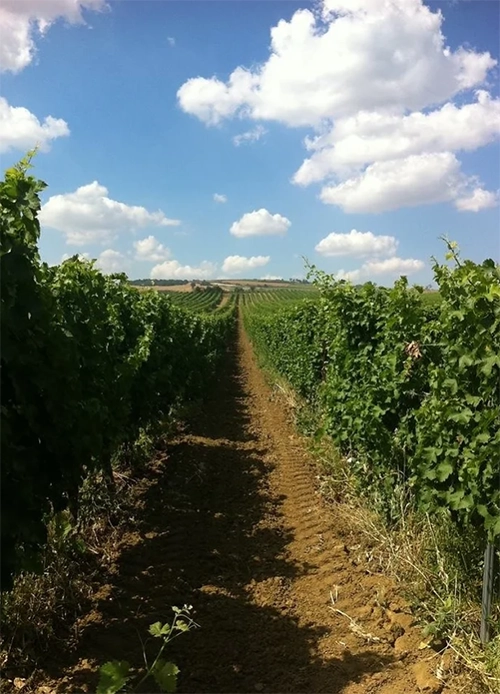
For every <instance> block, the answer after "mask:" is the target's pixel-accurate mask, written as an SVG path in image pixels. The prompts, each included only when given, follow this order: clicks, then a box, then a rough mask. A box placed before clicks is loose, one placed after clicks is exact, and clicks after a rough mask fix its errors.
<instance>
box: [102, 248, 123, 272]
mask: <svg viewBox="0 0 500 694" xmlns="http://www.w3.org/2000/svg"><path fill="white" fill-rule="evenodd" d="M96 267H97V268H99V270H102V272H104V273H105V274H106V275H110V274H112V273H114V272H125V271H126V270H127V269H128V267H129V261H128V260H127V258H126V257H125V256H124V255H123V253H120V252H119V251H114V250H113V249H112V248H107V249H106V250H105V251H103V252H102V253H101V254H100V255H99V256H98V257H97V260H96Z"/></svg>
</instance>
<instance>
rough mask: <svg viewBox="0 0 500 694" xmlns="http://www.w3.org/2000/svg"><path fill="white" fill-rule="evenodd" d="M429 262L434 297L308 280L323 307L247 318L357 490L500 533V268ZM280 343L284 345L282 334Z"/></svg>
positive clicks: (392, 506) (384, 502) (262, 309)
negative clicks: (315, 415)
mask: <svg viewBox="0 0 500 694" xmlns="http://www.w3.org/2000/svg"><path fill="white" fill-rule="evenodd" d="M449 260H451V261H453V262H454V264H455V267H454V268H450V267H449V266H441V265H439V264H437V263H436V264H435V266H434V273H435V276H436V280H437V281H438V283H439V288H440V298H441V300H440V301H439V302H436V301H433V302H432V304H431V305H429V302H428V301H426V300H424V299H423V296H425V295H423V293H422V290H421V289H418V288H411V287H409V286H408V283H407V281H406V280H405V279H404V278H402V279H401V280H399V281H398V282H396V284H395V285H394V287H393V288H392V289H384V288H381V287H376V286H375V285H372V284H369V283H367V284H365V285H363V286H362V287H360V288H355V287H352V286H351V285H349V284H347V283H345V282H342V281H341V282H335V281H334V280H333V278H331V277H329V276H327V275H325V274H323V273H320V272H317V273H315V276H316V281H317V286H318V287H319V290H320V298H319V300H316V299H313V300H304V301H302V302H301V303H299V304H294V305H292V306H291V307H290V308H283V309H279V310H277V311H269V309H268V304H267V303H265V302H259V303H257V304H256V305H255V307H253V306H252V305H249V306H248V309H247V310H246V311H245V319H246V325H247V327H248V330H249V333H250V335H251V337H252V339H253V341H254V343H255V345H256V346H257V349H258V351H260V352H262V353H263V354H264V355H265V356H266V358H267V360H268V362H269V363H270V364H271V365H272V366H273V367H275V368H276V370H277V371H278V372H279V373H280V374H281V375H283V376H284V377H285V378H286V379H287V380H288V381H289V382H290V383H291V385H292V386H293V387H294V388H295V389H296V390H297V392H298V393H299V394H300V395H301V396H303V397H304V398H305V399H306V401H307V402H308V403H309V404H310V405H311V406H313V407H314V408H316V409H317V410H318V411H319V412H320V414H321V427H322V431H323V432H324V433H326V434H328V435H329V436H331V437H332V438H333V440H334V441H335V442H336V444H337V445H338V446H339V448H340V450H341V451H342V452H343V453H344V455H345V456H346V457H347V458H348V459H349V461H350V463H349V464H350V466H351V470H352V472H353V473H354V474H355V476H357V478H358V480H359V491H360V492H361V493H369V495H370V496H371V497H372V499H375V500H376V501H377V503H378V505H379V507H380V508H381V509H383V510H384V511H385V512H386V513H387V515H388V517H389V518H391V519H393V520H397V519H398V513H399V512H400V510H401V508H403V506H402V504H401V498H402V497H404V496H405V495H408V493H410V494H411V498H412V500H414V501H415V503H416V505H417V506H418V507H419V508H420V509H421V510H422V511H424V512H426V513H436V512H438V511H444V512H446V513H447V514H449V515H450V517H451V518H452V519H453V521H454V522H456V523H457V524H458V525H459V526H462V527H466V526H472V527H474V528H477V529H478V530H480V531H482V532H484V536H485V537H486V536H488V537H489V538H490V539H491V540H494V538H496V537H497V536H498V535H500V466H499V460H498V450H500V398H499V389H498V384H499V382H500V269H499V267H498V266H496V265H495V264H494V263H493V261H485V262H484V263H483V264H482V265H476V264H474V263H472V262H470V261H465V262H463V261H461V259H460V258H459V257H458V255H457V254H456V252H455V250H454V248H453V244H451V245H450V253H449ZM284 335H286V337H287V339H286V340H284V339H283V336H284Z"/></svg>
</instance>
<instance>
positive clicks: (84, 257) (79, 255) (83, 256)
mask: <svg viewBox="0 0 500 694" xmlns="http://www.w3.org/2000/svg"><path fill="white" fill-rule="evenodd" d="M75 255H76V257H77V258H78V259H79V260H90V253H87V252H86V251H85V253H63V254H62V256H61V263H64V261H65V260H69V259H70V258H72V257H73V256H75Z"/></svg>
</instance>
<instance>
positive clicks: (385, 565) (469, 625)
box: [270, 374, 500, 694]
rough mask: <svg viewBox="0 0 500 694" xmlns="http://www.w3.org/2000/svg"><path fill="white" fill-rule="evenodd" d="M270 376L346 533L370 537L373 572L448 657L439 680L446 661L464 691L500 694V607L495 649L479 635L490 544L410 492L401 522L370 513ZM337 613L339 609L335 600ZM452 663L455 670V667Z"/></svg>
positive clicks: (296, 403)
mask: <svg viewBox="0 0 500 694" xmlns="http://www.w3.org/2000/svg"><path fill="white" fill-rule="evenodd" d="M270 377H271V379H272V382H273V383H274V392H275V393H276V396H277V397H279V398H281V400H282V402H283V404H284V405H285V406H286V407H287V409H288V411H289V412H290V415H291V416H292V417H293V418H294V419H295V421H296V423H297V426H298V428H299V430H300V431H301V432H302V433H304V434H305V437H306V441H307V443H308V444H309V448H310V450H311V452H312V453H313V456H314V458H315V460H316V461H317V462H318V466H319V471H320V474H319V475H318V484H319V488H320V491H321V493H322V495H323V496H324V497H325V498H326V499H327V500H329V501H331V502H332V503H335V505H336V514H337V515H340V518H341V519H342V520H343V521H344V522H345V524H346V527H350V528H353V530H355V532H356V534H358V535H359V536H361V537H362V538H364V539H363V544H362V547H361V548H360V551H361V552H363V554H364V558H365V559H368V561H370V562H373V569H374V572H376V571H382V572H383V573H384V574H386V575H388V576H391V577H393V578H394V579H395V580H396V581H397V582H398V583H399V584H400V585H401V588H402V591H403V593H404V595H405V597H406V598H407V599H408V600H409V602H410V603H411V605H412V608H413V611H414V613H415V616H416V618H417V619H418V620H419V622H420V623H421V624H422V625H423V626H424V634H425V635H426V638H425V639H424V644H427V646H428V647H429V648H431V649H432V650H431V652H432V653H434V654H435V657H439V658H440V659H441V660H440V663H439V664H438V666H437V674H438V676H439V673H440V672H441V671H443V672H444V669H445V668H444V666H443V665H442V663H444V662H445V661H446V662H447V663H448V665H447V667H446V671H447V672H448V673H450V672H453V673H454V674H455V675H457V676H458V679H457V683H461V684H460V686H461V687H462V686H463V691H464V693H466V694H471V693H472V692H474V694H481V692H485V693H488V694H499V692H500V633H499V632H500V604H498V603H497V604H496V605H495V607H494V610H493V615H492V624H493V628H492V631H493V637H492V640H491V641H490V643H489V644H488V645H487V646H486V647H483V646H482V645H481V643H480V641H479V636H478V635H479V625H480V620H481V604H480V591H481V578H482V576H481V557H482V551H483V549H484V547H483V538H480V537H478V536H477V535H475V534H474V533H473V532H470V533H468V534H464V533H459V532H458V530H457V529H456V528H455V526H454V525H453V524H452V523H451V521H450V519H449V518H448V517H447V516H446V515H445V514H443V515H442V516H440V517H437V516H434V517H431V516H429V515H427V516H422V515H421V514H417V513H415V512H414V511H413V507H412V504H411V499H409V498H405V497H404V494H400V495H399V497H398V498H397V503H398V504H399V510H398V513H397V516H398V517H399V519H400V520H399V523H398V524H397V525H394V526H393V527H388V525H387V523H386V522H385V521H384V520H383V518H382V517H381V516H380V514H378V513H377V512H375V511H373V510H372V509H371V508H369V503H370V502H369V500H368V498H364V499H363V498H360V497H359V493H358V492H357V488H359V484H357V483H356V480H355V478H354V477H353V475H352V473H351V471H350V466H349V463H348V460H346V459H345V458H343V457H342V456H341V455H340V454H339V452H338V450H337V449H336V447H335V445H334V444H333V443H332V441H331V440H329V438H328V437H326V436H325V435H323V434H322V433H321V430H319V429H318V419H317V417H316V416H315V415H314V413H313V412H312V411H311V409H310V408H309V407H308V406H307V405H306V404H305V403H304V402H303V401H301V400H300V398H298V397H297V395H296V394H295V393H294V391H293V389H291V388H290V386H289V385H287V384H286V383H285V382H284V381H283V379H281V378H279V377H276V375H275V374H272V376H270ZM382 599H383V596H382ZM330 609H334V610H336V608H335V598H334V597H332V607H331V608H330ZM336 611H337V612H339V610H336ZM342 614H343V613H342ZM344 617H345V618H346V619H348V620H350V621H349V624H350V628H351V629H352V630H353V631H355V632H356V633H357V630H358V626H359V625H357V624H355V623H354V622H353V620H352V619H351V618H350V617H349V615H347V614H344ZM495 633H496V635H495ZM360 635H361V634H360ZM366 637H367V638H368V637H369V635H366ZM453 662H454V663H455V665H450V663H453ZM442 677H444V674H443V675H442Z"/></svg>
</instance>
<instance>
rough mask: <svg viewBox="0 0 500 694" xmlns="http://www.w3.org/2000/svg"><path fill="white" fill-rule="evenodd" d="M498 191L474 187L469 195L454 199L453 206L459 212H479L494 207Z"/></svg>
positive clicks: (496, 202)
mask: <svg viewBox="0 0 500 694" xmlns="http://www.w3.org/2000/svg"><path fill="white" fill-rule="evenodd" d="M498 197H499V196H498V192H496V193H493V192H492V191H490V190H483V189H482V188H476V189H475V190H473V191H472V193H471V194H470V195H468V196H467V197H463V198H458V200H455V207H456V208H457V210H460V212H479V210H485V209H487V208H488V207H496V206H497V205H498Z"/></svg>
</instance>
